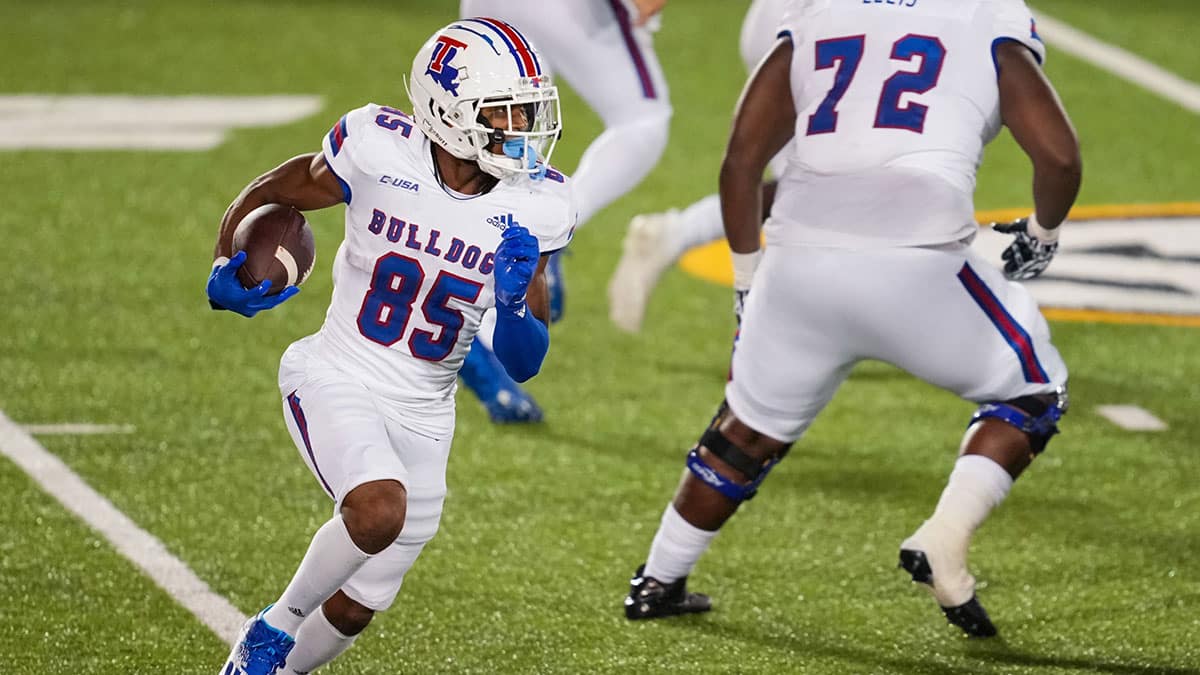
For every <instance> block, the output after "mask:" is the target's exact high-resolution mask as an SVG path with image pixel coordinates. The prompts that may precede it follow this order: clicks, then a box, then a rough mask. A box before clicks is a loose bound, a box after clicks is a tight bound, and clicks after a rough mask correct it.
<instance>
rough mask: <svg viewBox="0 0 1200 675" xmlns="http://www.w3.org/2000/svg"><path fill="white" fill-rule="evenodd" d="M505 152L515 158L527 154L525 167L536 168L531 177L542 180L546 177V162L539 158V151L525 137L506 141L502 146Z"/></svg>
mask: <svg viewBox="0 0 1200 675" xmlns="http://www.w3.org/2000/svg"><path fill="white" fill-rule="evenodd" d="M502 147H503V149H504V154H505V155H507V156H509V157H512V158H513V159H521V155H522V154H523V155H525V168H526V169H536V171H534V172H533V173H531V174H529V177H530V178H532V179H533V180H541V179H543V178H545V177H546V164H545V163H544V162H542V161H541V160H539V159H538V156H537V152H536V151H535V150H534V149H533V148H531V147H529V144H528V143H526V142H525V139H524V138H510V139H508V140H507V141H504V145H503V146H502Z"/></svg>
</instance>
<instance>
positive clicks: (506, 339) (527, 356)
mask: <svg viewBox="0 0 1200 675" xmlns="http://www.w3.org/2000/svg"><path fill="white" fill-rule="evenodd" d="M492 351H493V352H494V353H495V354H496V358H497V359H499V360H500V363H501V364H503V365H504V370H505V371H507V372H508V376H509V377H511V378H512V379H514V380H516V381H517V382H524V381H526V380H528V379H530V378H531V377H533V376H534V375H537V374H538V371H539V370H541V368H542V361H544V360H545V359H546V353H547V352H549V351H550V331H548V330H547V329H546V325H545V324H543V323H542V322H541V321H538V320H537V319H536V318H534V316H533V314H531V313H528V312H520V313H516V312H512V311H509V310H508V309H507V308H504V307H499V306H498V307H496V329H495V331H493V333H492Z"/></svg>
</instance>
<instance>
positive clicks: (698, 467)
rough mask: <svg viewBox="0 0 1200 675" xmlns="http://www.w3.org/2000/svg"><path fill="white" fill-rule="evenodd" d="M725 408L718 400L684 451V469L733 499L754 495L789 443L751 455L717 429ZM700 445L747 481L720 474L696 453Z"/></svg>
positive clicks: (736, 500)
mask: <svg viewBox="0 0 1200 675" xmlns="http://www.w3.org/2000/svg"><path fill="white" fill-rule="evenodd" d="M727 410H728V407H727V406H726V404H724V403H722V404H721V407H720V409H718V410H717V414H716V415H714V416H713V419H712V422H710V423H709V425H708V429H706V430H705V431H704V434H703V435H702V436H700V442H699V443H697V444H696V447H694V448H692V450H691V452H689V453H688V456H687V462H686V463H687V468H688V470H690V471H691V472H692V473H693V474H694V475H695V476H696V478H699V479H700V480H701V481H703V482H704V484H705V485H707V486H709V487H711V488H712V489H714V490H716V491H717V492H720V493H721V494H723V495H725V496H726V497H728V498H729V499H732V500H733V501H735V502H743V501H746V500H747V499H750V498H751V497H753V496H754V494H755V493H756V492H757V491H758V486H759V485H761V484H762V482H763V480H764V479H765V478H766V477H767V474H768V473H770V471H771V467H773V466H775V465H776V464H778V463H779V460H781V459H783V457H784V455H786V454H787V452H788V450H790V449H791V447H792V446H791V444H790V443H789V444H788V445H786V446H784V448H783V449H782V450H780V451H779V453H778V454H777V455H775V456H774V457H771V458H769V459H766V460H763V459H758V458H755V457H751V456H750V455H748V454H746V452H745V451H744V450H742V449H741V448H739V447H738V446H736V445H734V444H733V443H732V442H730V440H729V439H728V438H726V437H725V434H723V433H721V431H720V428H719V427H720V425H721V420H722V418H723V417H724V416H725V413H726V411H727ZM700 446H704V447H705V448H708V451H709V452H711V453H712V454H713V455H715V456H716V457H718V458H720V459H721V461H723V462H725V463H726V464H728V465H729V466H732V467H733V468H734V469H736V470H737V471H739V472H740V473H741V474H742V475H744V476H746V477H747V478H749V479H750V482H749V483H747V484H745V485H742V484H740V483H737V482H735V481H733V480H730V479H729V478H726V477H725V476H723V475H721V473H720V472H718V471H717V470H716V469H714V468H713V467H712V466H711V465H709V463H708V462H706V461H704V458H703V457H701V456H700Z"/></svg>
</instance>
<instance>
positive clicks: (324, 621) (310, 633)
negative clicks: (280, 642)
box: [282, 607, 361, 675]
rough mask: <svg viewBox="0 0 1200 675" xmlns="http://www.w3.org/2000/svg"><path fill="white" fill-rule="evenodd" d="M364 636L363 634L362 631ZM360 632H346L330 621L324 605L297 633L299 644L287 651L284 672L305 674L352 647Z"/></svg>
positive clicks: (289, 674) (290, 674)
mask: <svg viewBox="0 0 1200 675" xmlns="http://www.w3.org/2000/svg"><path fill="white" fill-rule="evenodd" d="M359 635H361V633H360V634H359ZM357 639H358V635H343V634H342V632H341V631H339V630H338V629H337V628H334V627H333V624H331V623H329V619H328V618H326V617H325V610H324V608H321V607H318V608H317V611H315V612H313V613H312V615H311V616H309V617H308V618H307V619H305V620H304V623H303V624H301V626H300V632H299V633H297V634H296V646H295V647H293V648H292V653H291V654H288V658H287V663H286V664H285V665H284V666H283V674H282V675H306V674H307V673H311V672H312V671H314V670H316V669H317V668H320V667H321V666H323V665H325V664H326V663H329V662H330V661H332V660H334V659H336V658H337V657H338V656H340V655H341V653H342V652H344V651H346V650H347V649H349V648H350V645H352V644H354V641H355V640H357Z"/></svg>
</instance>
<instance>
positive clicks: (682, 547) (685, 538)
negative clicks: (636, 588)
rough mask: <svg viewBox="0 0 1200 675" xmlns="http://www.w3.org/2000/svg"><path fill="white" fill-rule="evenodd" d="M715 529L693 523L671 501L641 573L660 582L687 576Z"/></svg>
mask: <svg viewBox="0 0 1200 675" xmlns="http://www.w3.org/2000/svg"><path fill="white" fill-rule="evenodd" d="M718 531H719V530H714V531H712V532H709V531H708V530H702V529H700V528H698V527H696V526H695V525H692V524H691V523H689V522H688V521H686V520H684V519H683V516H681V515H679V512H678V511H676V510H675V505H674V504H668V505H667V510H666V511H664V512H663V517H662V523H661V524H660V525H659V526H658V533H657V534H655V535H654V542H653V543H651V544H650V555H649V557H647V559H646V569H645V571H644V574H645V575H646V576H648V577H654V578H655V579H658V580H659V581H661V582H663V583H670V582H672V581H675V580H676V579H680V578H682V577H686V576H687V575H688V574H690V573H691V571H692V568H693V567H695V566H696V561H697V560H699V559H700V556H702V555H704V552H705V551H707V550H708V545H709V544H711V543H712V540H713V538H714V537H716V536H717V532H718Z"/></svg>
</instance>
